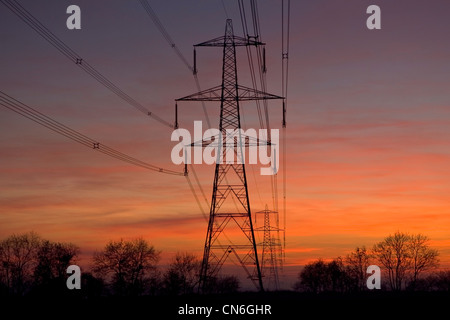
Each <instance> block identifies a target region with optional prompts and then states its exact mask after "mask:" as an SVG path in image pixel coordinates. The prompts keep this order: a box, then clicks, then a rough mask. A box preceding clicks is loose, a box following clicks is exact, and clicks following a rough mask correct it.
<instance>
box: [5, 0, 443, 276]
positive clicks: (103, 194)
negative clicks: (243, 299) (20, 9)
mask: <svg viewBox="0 0 450 320" xmlns="http://www.w3.org/2000/svg"><path fill="white" fill-rule="evenodd" d="M19 2H20V3H21V4H22V5H23V6H24V7H25V8H26V9H27V10H29V11H30V12H31V13H32V14H33V15H34V16H35V17H36V18H38V19H39V20H40V21H41V22H42V23H43V24H44V25H46V26H47V27H48V28H49V29H50V30H52V32H54V34H56V35H57V36H58V37H60V38H61V39H62V40H63V41H64V42H65V43H66V44H67V45H69V46H70V47H71V48H72V49H73V50H75V51H76V52H77V53H78V54H79V55H80V56H82V57H83V59H85V60H86V61H88V62H89V63H90V64H91V65H93V66H95V68H96V69H97V70H99V71H100V72H101V73H102V74H103V75H105V76H106V77H107V78H108V79H109V80H111V81H112V82H113V83H115V84H116V85H117V86H118V87H120V88H121V89H122V90H123V91H125V92H126V93H127V94H129V95H130V96H131V97H133V98H134V99H136V100H137V101H139V102H141V103H142V104H143V105H144V106H146V107H147V108H148V109H149V110H151V111H153V112H155V113H156V114H157V115H159V116H160V117H162V118H164V119H165V120H167V121H170V122H173V120H174V100H175V99H176V98H179V97H183V96H186V95H188V94H191V93H194V92H196V91H197V88H196V86H195V83H194V80H193V77H192V74H190V73H189V71H188V70H187V68H186V66H185V65H183V63H182V62H181V61H180V60H179V59H178V57H177V56H176V54H175V53H174V51H173V50H172V49H171V48H170V46H169V45H168V44H167V42H166V41H165V40H164V38H163V36H162V35H161V34H160V32H159V31H158V30H157V29H156V27H155V25H154V24H153V23H152V21H151V20H150V19H149V17H148V16H147V15H146V13H145V11H144V10H143V8H142V6H141V4H140V3H139V2H138V1H125V0H120V1H119V0H114V1H87V0H76V1H65V0H64V1H61V0H53V1H24V0H20V1H19ZM149 3H150V5H151V6H152V8H153V9H154V10H155V12H156V13H157V14H158V16H159V18H160V20H161V21H162V23H163V24H164V26H165V28H166V29H167V31H168V33H169V34H170V35H171V36H172V38H173V40H174V41H175V43H176V45H177V47H178V48H179V49H180V51H181V52H182V53H183V54H184V55H185V56H186V57H187V58H188V60H189V61H191V59H192V45H193V44H196V43H199V42H203V41H206V40H209V39H212V38H215V37H218V36H221V35H223V33H224V28H225V19H226V18H227V15H228V16H229V18H231V19H233V24H234V31H235V34H237V35H239V36H242V25H241V22H240V16H239V9H238V2H237V1H230V0H224V1H223V3H224V5H222V1H220V0H217V1H216V0H201V1H200V0H197V1H166V0H164V1H163V0H159V1H149ZM71 4H77V5H79V6H80V8H81V12H82V22H81V26H82V29H81V30H68V29H67V28H66V19H67V17H68V15H67V14H66V13H65V12H66V8H67V7H68V6H69V5H71ZM370 4H377V5H379V6H380V8H381V11H382V29H381V30H372V31H370V30H368V29H367V28H366V19H367V17H368V15H367V14H366V8H367V7H368V6H369V5H370ZM224 6H225V9H226V10H225V9H224ZM258 9H259V16H260V24H261V37H262V41H263V42H265V43H266V44H267V46H266V50H267V68H268V72H267V81H268V91H269V92H270V93H273V94H277V95H281V92H282V91H281V90H282V88H281V54H282V52H281V5H280V2H279V1H258ZM449 12H450V2H449V1H448V0H426V1H425V0H420V1H419V0H389V1H387V0H375V1H364V0H314V1H291V34H290V51H289V75H290V77H289V91H288V98H289V104H288V118H287V121H288V123H287V131H286V133H287V136H286V137H287V149H286V172H287V177H288V178H287V210H286V212H287V215H286V222H287V226H286V262H285V263H286V265H287V266H296V265H304V264H305V263H307V262H308V261H311V260H313V259H316V258H319V257H322V258H325V259H328V258H334V257H337V256H339V255H340V256H345V254H347V253H348V252H349V251H351V250H352V249H354V248H355V247H356V246H361V245H366V246H367V247H371V246H372V245H373V244H374V243H375V242H377V241H380V240H382V239H383V238H384V237H385V236H387V235H389V234H392V233H395V232H396V231H402V232H409V233H423V234H425V235H427V236H429V237H430V238H431V243H430V244H431V245H432V246H433V247H435V248H437V249H438V250H439V251H440V259H441V265H442V266H443V267H446V268H448V267H450V41H449V37H448V34H449V31H450V19H449V18H448V14H449ZM221 63H222V51H221V49H219V48H199V49H197V66H198V70H199V74H198V77H199V80H200V85H201V87H202V89H206V88H209V87H212V86H215V85H218V84H220V81H221V79H220V76H221V67H222V66H221ZM238 73H239V81H240V84H242V85H246V86H251V81H250V76H249V74H248V63H247V60H246V55H245V49H244V48H240V50H239V54H238ZM0 90H1V91H3V92H5V93H7V94H9V95H11V96H12V97H14V98H16V99H18V100H20V101H22V102H24V103H26V104H28V105H30V106H32V107H34V108H36V109H37V110H39V111H40V112H42V113H44V114H46V115H48V116H50V117H52V118H54V119H55V120H58V121H60V122H61V123H63V124H65V125H67V126H69V127H71V128H73V129H75V130H77V131H80V132H82V133H83V134H85V135H87V136H88V137H91V138H93V139H96V140H98V141H100V142H101V143H102V144H105V145H108V146H110V147H112V148H114V149H117V150H119V151H122V152H124V153H126V154H128V155H131V156H133V157H136V158H138V159H141V160H143V161H146V162H149V163H151V164H154V165H157V166H161V167H164V168H167V169H171V170H177V171H182V170H183V168H182V166H175V165H174V164H172V162H171V159H170V152H171V149H172V147H173V146H174V145H175V144H176V143H175V142H172V141H171V140H170V136H171V133H172V130H171V129H170V128H167V127H165V126H163V125H161V124H160V123H158V122H156V121H154V120H152V119H151V118H149V117H146V116H144V115H143V114H142V113H140V112H139V111H137V110H136V109H134V108H132V107H131V106H129V105H128V104H126V103H125V102H123V101H122V100H121V99H119V98H118V97H117V96H116V95H114V94H112V93H111V92H110V91H109V90H107V89H105V87H103V86H102V85H100V84H99V83H98V82H96V81H95V80H94V79H93V78H91V77H90V76H89V75H87V74H86V73H85V72H83V71H82V70H81V69H80V68H78V67H77V66H76V65H75V64H73V63H71V62H70V61H69V60H67V58H65V57H64V56H63V55H61V54H60V53H59V52H58V51H57V50H56V49H55V48H54V47H52V46H51V45H50V44H49V43H47V42H46V41H45V40H44V39H43V38H41V37H40V36H39V35H38V34H37V33H36V32H35V31H33V30H32V29H31V28H30V27H28V26H27V25H26V24H25V23H24V22H22V21H21V20H20V19H19V18H18V17H17V16H15V15H14V14H13V13H12V12H11V11H9V10H8V9H7V8H6V7H5V6H4V5H3V4H1V5H0ZM207 108H208V113H209V116H210V117H211V120H212V125H213V127H218V116H219V104H217V103H208V104H207ZM269 109H270V119H271V127H272V128H279V129H281V103H280V102H279V101H275V102H270V104H269ZM243 114H244V118H245V119H244V122H245V126H246V127H247V128H250V127H254V128H257V127H258V118H257V112H256V107H255V105H254V104H253V103H244V104H243ZM179 119H180V120H179V122H180V127H184V128H191V127H192V124H193V121H194V120H205V117H204V114H203V110H202V107H201V105H200V104H199V103H180V104H179ZM0 155H1V156H0V239H3V238H5V237H7V236H8V235H11V234H13V233H22V232H27V231H31V230H34V231H36V232H37V233H39V234H40V235H41V236H42V237H44V238H48V239H51V240H54V241H67V242H73V243H75V244H77V245H78V246H80V248H81V250H82V253H83V254H84V255H83V256H82V257H83V259H82V261H81V262H80V263H81V264H83V263H85V264H88V263H89V256H90V254H91V253H92V252H93V251H94V250H98V249H100V248H101V247H102V246H104V244H105V243H106V242H107V241H108V240H111V239H119V238H121V237H122V238H125V239H128V238H133V237H137V236H142V237H144V238H145V239H147V240H148V241H150V242H151V243H152V244H153V245H154V246H155V247H156V248H157V249H159V250H161V251H162V252H163V261H168V260H169V259H170V258H172V257H173V255H174V254H175V253H176V252H177V251H188V252H193V253H195V254H197V255H199V256H201V254H202V252H203V251H202V248H203V245H204V238H205V234H206V227H207V223H206V221H205V218H204V216H203V215H202V214H201V212H200V210H199V208H198V206H197V203H196V201H195V199H194V196H193V195H192V193H191V191H190V189H189V185H188V183H187V182H186V179H185V178H184V177H182V176H170V175H164V174H160V173H156V172H153V171H148V170H145V169H142V168H139V167H135V166H132V165H129V164H127V163H124V162H120V161H119V160H116V159H113V158H110V157H108V156H106V155H104V154H101V153H98V152H95V151H94V150H90V149H89V148H86V147H84V146H81V145H79V144H77V143H75V142H73V141H71V140H69V139H67V138H65V137H63V136H60V135H58V134H56V133H54V132H52V131H50V130H48V129H46V128H43V127H41V126H39V125H38V124H36V123H34V122H32V121H30V120H28V119H26V118H24V117H22V116H20V115H18V114H16V113H14V112H12V111H10V110H8V109H6V108H0ZM247 170H248V176H247V178H248V181H249V191H250V201H251V205H252V209H253V211H259V210H262V209H264V206H265V204H268V205H269V207H270V208H271V209H272V208H273V201H272V192H271V188H270V178H268V177H262V176H260V175H259V166H258V165H252V166H249V169H247ZM280 170H281V169H280ZM196 172H197V175H198V177H199V179H200V181H201V185H202V187H203V190H204V192H205V194H206V197H207V200H208V201H210V197H211V189H212V188H211V187H212V182H213V172H214V167H213V166H208V165H198V166H196ZM191 180H192V181H194V178H193V177H191ZM196 189H197V194H198V195H199V197H200V201H201V204H202V206H203V210H204V211H205V212H209V208H207V206H206V203H205V200H204V199H203V196H202V195H201V193H200V190H199V188H198V187H196ZM278 197H279V208H280V209H281V208H282V201H281V198H282V176H281V174H280V175H279V176H278ZM280 211H281V210H280ZM281 213H282V212H280V214H281ZM281 218H282V215H281ZM281 220H283V219H281Z"/></svg>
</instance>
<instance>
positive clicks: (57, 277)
mask: <svg viewBox="0 0 450 320" xmlns="http://www.w3.org/2000/svg"><path fill="white" fill-rule="evenodd" d="M79 251H80V250H79V248H78V247H77V246H75V245H74V244H72V243H60V242H50V241H48V240H43V241H42V242H41V245H40V246H39V250H38V251H37V253H36V260H37V265H36V267H35V269H34V281H35V285H37V286H39V287H41V289H47V290H52V291H53V292H54V293H57V292H61V290H62V289H65V285H64V282H65V280H66V278H67V273H66V270H67V267H68V266H69V265H71V264H74V263H75V259H76V257H77V256H78V254H79Z"/></svg>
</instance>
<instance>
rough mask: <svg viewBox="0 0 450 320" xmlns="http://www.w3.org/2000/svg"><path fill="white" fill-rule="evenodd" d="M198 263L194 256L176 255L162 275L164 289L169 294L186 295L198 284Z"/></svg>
mask: <svg viewBox="0 0 450 320" xmlns="http://www.w3.org/2000/svg"><path fill="white" fill-rule="evenodd" d="M199 271H200V261H199V260H198V258H197V257H196V256H195V255H192V254H188V253H177V254H176V256H175V258H174V260H173V261H172V263H171V264H170V265H169V268H168V269H167V271H166V272H165V274H164V280H163V282H164V287H165V289H166V291H167V292H168V293H169V294H173V295H178V294H187V293H192V292H193V291H194V287H195V286H196V285H197V284H198V279H199Z"/></svg>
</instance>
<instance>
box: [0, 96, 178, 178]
mask: <svg viewBox="0 0 450 320" xmlns="http://www.w3.org/2000/svg"><path fill="white" fill-rule="evenodd" d="M0 105H2V106H4V107H6V108H8V109H10V110H12V111H14V112H16V113H18V114H20V115H22V116H24V117H26V118H28V119H30V120H32V121H34V122H36V123H38V124H40V125H42V126H44V127H46V128H47V129H50V130H52V131H54V132H56V133H59V134H61V135H63V136H65V137H66V138H69V139H71V140H73V141H75V142H78V143H80V144H82V145H84V146H86V147H88V148H90V149H93V150H96V151H99V152H101V153H104V154H106V155H108V156H110V157H113V158H116V159H119V160H122V161H124V162H127V163H129V164H133V165H135V166H138V167H142V168H145V169H148V170H152V171H156V172H160V173H165V174H170V175H176V176H182V175H184V173H182V172H178V171H173V170H168V169H164V168H161V167H158V166H155V165H152V164H149V163H147V162H144V161H141V160H139V159H136V158H134V157H131V156H129V155H127V154H125V153H122V152H120V151H117V150H115V149H113V148H110V147H108V146H106V145H104V144H102V143H100V142H98V141H97V140H94V139H92V138H89V137H87V136H85V135H84V134H82V133H80V132H78V131H76V130H73V129H71V128H69V127H67V126H66V125H64V124H62V123H60V122H58V121H56V120H54V119H52V118H50V117H48V116H47V115H45V114H43V113H41V112H39V111H37V110H36V109H34V108H32V107H30V106H28V105H26V104H24V103H22V102H20V101H18V100H16V99H14V98H13V97H11V96H10V95H8V94H6V93H4V92H2V91H0Z"/></svg>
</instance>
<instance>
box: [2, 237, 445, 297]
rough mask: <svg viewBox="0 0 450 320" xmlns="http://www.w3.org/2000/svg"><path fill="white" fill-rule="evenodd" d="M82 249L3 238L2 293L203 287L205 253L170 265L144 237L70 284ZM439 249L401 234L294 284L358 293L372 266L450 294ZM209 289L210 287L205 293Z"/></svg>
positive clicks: (105, 256) (304, 273)
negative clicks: (69, 271)
mask: <svg viewBox="0 0 450 320" xmlns="http://www.w3.org/2000/svg"><path fill="white" fill-rule="evenodd" d="M79 256H80V249H79V248H78V247H77V246H76V245H74V244H72V243H61V242H52V241H49V240H46V239H43V238H41V237H40V236H38V235H37V234H36V233H33V232H29V233H25V234H21V235H12V236H9V237H7V238H6V239H4V240H2V241H0V295H1V296H55V295H56V296H66V295H69V296H73V295H78V296H82V297H100V296H113V295H114V296H141V295H150V296H162V295H172V296H173V295H185V294H191V293H195V292H197V288H198V284H199V276H198V275H199V271H200V261H199V259H198V258H197V257H196V256H194V255H192V254H189V253H178V254H176V256H175V257H174V258H173V260H172V261H171V263H170V264H169V265H168V266H164V267H163V266H161V265H160V256H161V252H160V251H158V250H156V249H155V248H154V247H153V246H152V245H150V244H149V243H148V242H147V241H146V240H144V239H142V238H137V239H133V240H123V239H121V240H118V241H110V242H108V243H107V244H106V245H105V247H104V248H103V249H102V250H100V251H98V252H95V253H94V254H93V256H92V260H91V263H90V268H89V270H82V274H81V288H82V290H69V289H68V288H67V286H66V281H67V279H68V277H69V276H70V275H69V274H67V272H66V270H67V268H68V267H69V266H70V265H72V264H77V262H78V260H79ZM438 256H439V253H438V251H437V250H435V249H433V248H431V247H430V246H429V239H428V238H427V237H426V236H424V235H421V234H417V235H410V234H406V233H400V232H397V233H395V234H394V235H390V236H388V237H386V238H385V239H384V240H383V241H381V242H379V243H376V244H375V245H374V246H373V247H372V248H371V249H367V248H366V247H364V246H362V247H358V248H356V249H355V250H354V251H353V252H351V253H349V254H348V255H347V256H345V257H338V258H336V259H333V260H332V261H324V260H322V259H318V260H316V261H313V262H311V263H308V264H307V265H306V266H305V267H304V268H303V269H302V270H301V272H300V273H299V275H298V281H297V282H296V283H295V284H294V286H293V287H294V289H295V290H297V291H302V292H311V293H316V294H318V293H322V292H337V293H354V292H361V291H365V290H368V289H367V285H366V281H367V278H368V276H369V274H367V273H366V271H367V267H368V266H369V265H373V264H375V265H378V266H379V267H380V268H381V270H382V277H381V279H382V289H383V290H390V291H400V290H410V291H413V290H420V291H447V292H450V271H438V269H437V268H438V265H439V259H438ZM239 288H240V283H239V280H238V278H237V277H234V276H227V277H217V278H214V279H208V288H206V290H207V292H208V293H234V292H237V291H238V290H239ZM204 292H205V291H204Z"/></svg>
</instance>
